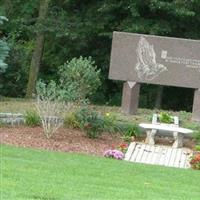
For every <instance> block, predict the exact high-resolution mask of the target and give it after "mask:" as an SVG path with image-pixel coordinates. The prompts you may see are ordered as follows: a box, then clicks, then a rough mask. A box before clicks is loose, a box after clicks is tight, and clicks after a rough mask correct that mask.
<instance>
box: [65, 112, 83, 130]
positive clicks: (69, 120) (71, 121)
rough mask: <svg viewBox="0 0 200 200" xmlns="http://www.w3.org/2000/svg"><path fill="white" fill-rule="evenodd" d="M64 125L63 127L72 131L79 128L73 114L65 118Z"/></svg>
mask: <svg viewBox="0 0 200 200" xmlns="http://www.w3.org/2000/svg"><path fill="white" fill-rule="evenodd" d="M64 125H65V127H68V128H72V129H76V128H80V126H79V122H78V119H77V118H76V115H75V112H71V113H69V114H68V115H67V116H66V117H65V119H64Z"/></svg>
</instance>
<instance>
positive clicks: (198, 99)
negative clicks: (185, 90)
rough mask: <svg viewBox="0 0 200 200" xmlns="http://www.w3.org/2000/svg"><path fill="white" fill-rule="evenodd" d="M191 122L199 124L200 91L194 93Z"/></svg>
mask: <svg viewBox="0 0 200 200" xmlns="http://www.w3.org/2000/svg"><path fill="white" fill-rule="evenodd" d="M192 120H194V121H198V122H200V89H196V90H195V91H194V100H193V109H192Z"/></svg>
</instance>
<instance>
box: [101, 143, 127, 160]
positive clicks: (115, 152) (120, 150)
mask: <svg viewBox="0 0 200 200" xmlns="http://www.w3.org/2000/svg"><path fill="white" fill-rule="evenodd" d="M127 150H128V144H127V143H121V144H119V145H118V146H116V147H115V146H112V148H111V149H108V150H106V151H105V152H104V157H106V158H113V159H117V160H122V159H124V157H125V154H126V151H127Z"/></svg>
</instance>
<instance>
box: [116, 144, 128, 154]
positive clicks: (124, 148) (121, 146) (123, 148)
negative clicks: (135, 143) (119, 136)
mask: <svg viewBox="0 0 200 200" xmlns="http://www.w3.org/2000/svg"><path fill="white" fill-rule="evenodd" d="M118 149H119V150H120V151H121V152H123V153H126V152H127V149H128V144H126V143H121V144H120V145H119V148H118Z"/></svg>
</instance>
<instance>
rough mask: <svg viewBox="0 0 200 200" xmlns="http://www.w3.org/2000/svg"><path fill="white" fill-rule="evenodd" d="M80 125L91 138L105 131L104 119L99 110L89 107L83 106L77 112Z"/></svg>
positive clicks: (76, 115)
mask: <svg viewBox="0 0 200 200" xmlns="http://www.w3.org/2000/svg"><path fill="white" fill-rule="evenodd" d="M75 117H76V119H77V121H78V123H79V127H80V128H81V129H82V130H83V131H84V132H85V133H86V135H87V136H88V137H89V138H97V137H99V136H100V135H101V133H102V132H103V119H102V117H101V116H100V115H99V113H98V112H96V111H95V110H92V109H90V108H88V107H84V108H81V109H80V110H79V111H78V112H76V113H75Z"/></svg>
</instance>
